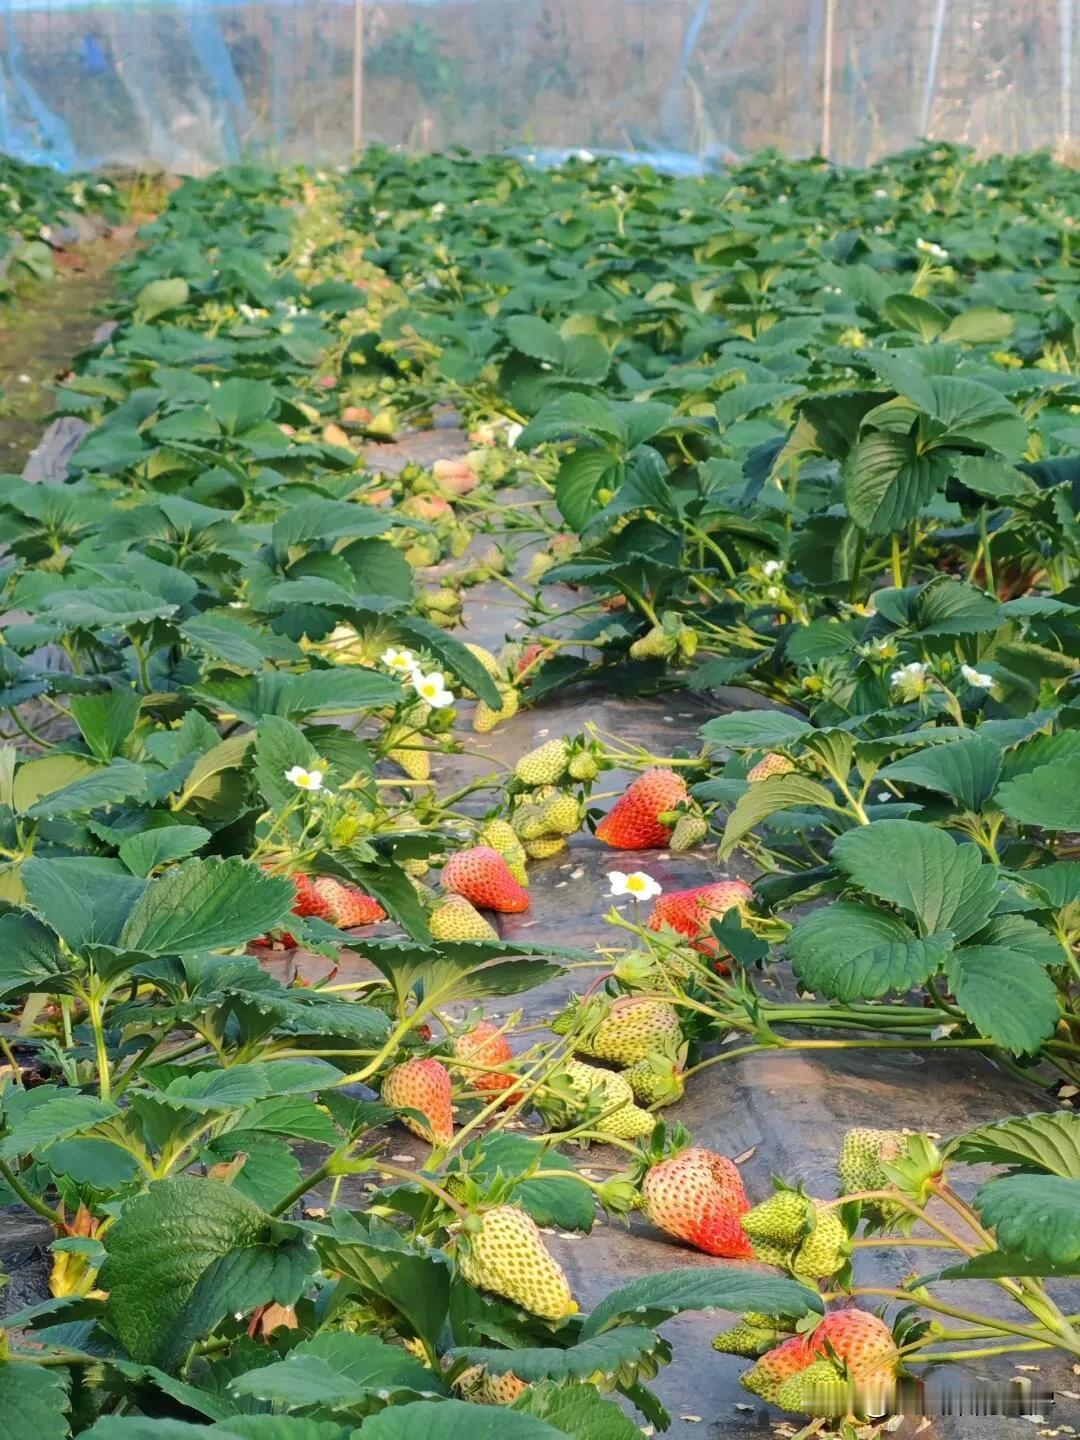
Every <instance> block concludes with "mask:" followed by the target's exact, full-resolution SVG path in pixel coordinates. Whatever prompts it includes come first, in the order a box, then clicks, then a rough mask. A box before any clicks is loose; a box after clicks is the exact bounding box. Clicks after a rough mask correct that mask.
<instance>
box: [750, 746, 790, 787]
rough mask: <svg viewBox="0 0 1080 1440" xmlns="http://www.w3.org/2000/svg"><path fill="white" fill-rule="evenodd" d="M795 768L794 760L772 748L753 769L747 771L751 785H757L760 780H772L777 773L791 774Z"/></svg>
mask: <svg viewBox="0 0 1080 1440" xmlns="http://www.w3.org/2000/svg"><path fill="white" fill-rule="evenodd" d="M794 769H795V765H794V762H793V761H791V760H789V759H788V757H787V756H786V755H778V754H777V753H776V751H775V750H770V751H769V753H768V754H767V755H763V756H762V757H761V759H760V760H759V761H758V762H757V764H756V765H755V766H754V767H753V769H751V770H748V771H747V772H746V778H747V780H748V781H749V782H750V784H751V785H756V784H757V782H758V781H759V780H771V779H773V777H774V776H776V775H790V774H791V772H792V771H793V770H794Z"/></svg>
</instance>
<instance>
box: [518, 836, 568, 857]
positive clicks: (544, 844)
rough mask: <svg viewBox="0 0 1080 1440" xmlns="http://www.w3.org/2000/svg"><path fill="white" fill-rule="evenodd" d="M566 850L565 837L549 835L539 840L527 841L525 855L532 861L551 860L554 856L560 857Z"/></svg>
mask: <svg viewBox="0 0 1080 1440" xmlns="http://www.w3.org/2000/svg"><path fill="white" fill-rule="evenodd" d="M565 849H566V836H565V835H547V836H541V838H540V839H539V840H526V841H525V854H526V855H528V857H529V859H530V860H550V859H551V857H552V855H558V854H559V852H560V851H562V850H565Z"/></svg>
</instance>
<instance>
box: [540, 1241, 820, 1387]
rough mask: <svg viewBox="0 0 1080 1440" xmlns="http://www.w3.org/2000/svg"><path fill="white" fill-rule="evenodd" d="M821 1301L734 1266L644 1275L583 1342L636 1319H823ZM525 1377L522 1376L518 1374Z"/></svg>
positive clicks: (591, 1323)
mask: <svg viewBox="0 0 1080 1440" xmlns="http://www.w3.org/2000/svg"><path fill="white" fill-rule="evenodd" d="M821 1309H822V1304H821V1300H820V1298H819V1297H818V1296H817V1295H816V1294H814V1292H813V1291H812V1290H809V1289H807V1287H806V1286H805V1285H800V1284H799V1283H798V1281H796V1280H785V1279H781V1278H780V1277H778V1276H774V1275H762V1274H757V1273H755V1272H754V1271H747V1270H740V1269H738V1268H737V1267H736V1266H734V1265H715V1266H712V1267H710V1268H708V1269H691V1268H687V1269H682V1270H665V1271H664V1272H662V1273H661V1274H659V1275H642V1276H641V1277H640V1278H639V1279H637V1280H631V1282H630V1283H629V1285H623V1286H621V1287H620V1288H619V1289H618V1290H613V1291H612V1292H611V1293H610V1294H609V1295H606V1296H605V1297H604V1299H603V1300H601V1301H600V1304H599V1305H597V1306H596V1308H595V1309H594V1310H593V1311H592V1313H591V1314H590V1315H587V1316H586V1317H585V1320H584V1323H583V1325H582V1327H581V1336H582V1339H583V1340H588V1339H589V1338H590V1337H591V1336H595V1335H600V1334H602V1333H603V1334H618V1333H619V1330H618V1328H616V1329H614V1330H613V1329H612V1326H615V1327H620V1326H622V1325H623V1324H624V1322H625V1321H626V1320H627V1319H628V1318H630V1317H632V1318H633V1320H634V1322H635V1324H638V1323H640V1324H642V1325H649V1326H655V1325H659V1324H661V1323H662V1322H663V1321H664V1320H667V1319H670V1317H671V1316H672V1315H681V1314H682V1313H683V1312H684V1311H686V1310H731V1311H734V1312H736V1313H741V1312H742V1311H745V1310H761V1311H763V1312H764V1313H765V1314H768V1315H790V1316H792V1317H795V1318H798V1319H801V1318H802V1317H803V1316H804V1315H816V1314H820V1313H821ZM515 1373H516V1374H520V1371H515Z"/></svg>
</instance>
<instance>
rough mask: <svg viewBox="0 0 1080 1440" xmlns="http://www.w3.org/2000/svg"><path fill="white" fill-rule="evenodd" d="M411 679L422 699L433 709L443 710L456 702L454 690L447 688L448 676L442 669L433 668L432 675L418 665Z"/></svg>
mask: <svg viewBox="0 0 1080 1440" xmlns="http://www.w3.org/2000/svg"><path fill="white" fill-rule="evenodd" d="M409 679H410V681H411V683H412V687H413V689H414V690H415V691H416V693H417V695H419V696H420V699H421V700H423V701H424V702H425V703H426V704H428V705H430V706H431V708H432V709H433V710H443V709H445V708H446V706H447V705H452V704H453V703H454V692H453V691H452V690H448V689H447V688H446V678H445V676H444V675H443V673H442V671H441V670H432V672H431V674H430V675H425V674H424V672H423V671H422V670H421V669H420V668H419V667H417V668H416V669H415V670H414V671H413V672H412V674H411V675H410V676H409Z"/></svg>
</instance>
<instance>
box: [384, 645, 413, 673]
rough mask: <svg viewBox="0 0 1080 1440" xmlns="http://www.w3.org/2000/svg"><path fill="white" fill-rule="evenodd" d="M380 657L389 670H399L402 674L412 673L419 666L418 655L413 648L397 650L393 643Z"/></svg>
mask: <svg viewBox="0 0 1080 1440" xmlns="http://www.w3.org/2000/svg"><path fill="white" fill-rule="evenodd" d="M379 659H380V660H381V661H382V663H383V664H384V665H385V666H386V668H387V669H388V670H397V671H399V672H400V673H401V674H402V675H411V674H412V672H413V671H414V670H415V669H416V668H417V666H416V656H415V655H414V654H413V653H412V651H411V650H397V649H395V648H394V646H393V645H391V646H390V647H389V648H388V649H386V650H384V651H383V653H382V654H381V655H380V656H379Z"/></svg>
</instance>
